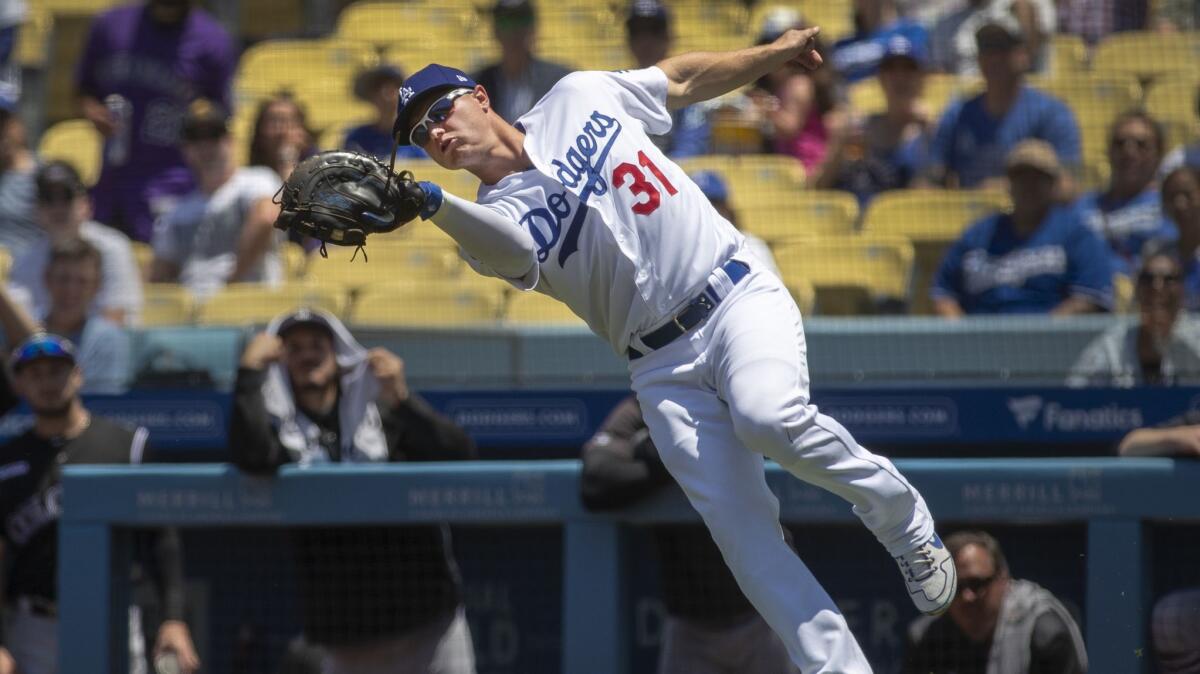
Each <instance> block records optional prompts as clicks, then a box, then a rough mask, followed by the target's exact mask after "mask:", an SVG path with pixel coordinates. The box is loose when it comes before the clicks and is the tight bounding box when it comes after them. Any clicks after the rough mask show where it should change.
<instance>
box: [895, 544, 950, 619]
mask: <svg viewBox="0 0 1200 674" xmlns="http://www.w3.org/2000/svg"><path fill="white" fill-rule="evenodd" d="M896 564H898V565H899V566H900V574H901V575H903V576H904V584H905V585H907V586H908V596H909V597H911V598H912V601H913V603H914V604H916V605H917V610H919V611H920V612H921V613H924V614H926V615H941V614H942V613H945V611H946V609H948V608H950V602H952V601H954V595H955V593H956V592H957V591H958V571H957V570H956V569H955V568H954V557H952V556H951V555H950V551H949V550H947V549H946V546H945V545H943V544H942V539H941V538H939V537H938V535H937V534H934V535H933V538H930V539H929V540H927V541H925V542H924V543H922V544H920V545H918V546H917V547H916V548H914V549H913V550H911V551H909V552H907V553H905V554H903V555H900V556H899V557H896Z"/></svg>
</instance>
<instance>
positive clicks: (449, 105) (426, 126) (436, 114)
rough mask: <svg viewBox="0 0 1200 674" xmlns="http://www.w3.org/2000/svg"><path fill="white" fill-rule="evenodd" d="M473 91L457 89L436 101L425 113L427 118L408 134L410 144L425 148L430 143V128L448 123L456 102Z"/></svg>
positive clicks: (423, 118)
mask: <svg viewBox="0 0 1200 674" xmlns="http://www.w3.org/2000/svg"><path fill="white" fill-rule="evenodd" d="M471 91H472V90H471V89H467V88H460V89H455V90H453V91H451V92H450V93H448V94H446V95H445V96H442V97H441V98H439V99H437V100H436V101H434V102H433V105H431V106H429V110H427V111H426V112H425V116H424V117H422V118H421V121H419V122H417V124H416V126H414V127H413V128H412V131H409V132H408V142H410V143H412V144H413V145H415V146H417V147H425V144H426V143H428V142H429V131H430V128H431V127H432V126H433V125H434V124H440V123H442V122H444V121H446V118H447V117H449V116H450V112H451V111H452V110H454V101H457V100H458V99H459V98H461V97H463V96H466V95H467V94H469V93H471Z"/></svg>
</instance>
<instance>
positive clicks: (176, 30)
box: [76, 0, 237, 241]
mask: <svg viewBox="0 0 1200 674" xmlns="http://www.w3.org/2000/svg"><path fill="white" fill-rule="evenodd" d="M191 4H192V3H191V1H190V0H146V2H143V3H137V4H132V5H123V6H120V7H116V8H114V9H112V10H109V11H107V12H104V13H102V14H100V15H99V16H97V17H96V19H95V20H94V21H93V22H92V27H91V31H90V33H89V35H88V39H87V45H86V46H85V48H84V52H83V56H82V58H81V59H80V62H79V68H78V71H77V73H76V75H77V80H78V86H79V93H80V96H81V105H82V108H83V114H84V116H85V117H87V119H88V120H90V121H91V122H92V124H94V125H95V127H96V130H97V131H99V132H100V134H101V135H103V136H104V150H103V162H102V168H101V172H100V178H99V180H98V181H97V182H96V185H95V187H94V188H93V194H92V203H93V207H94V211H95V218H96V219H97V220H99V221H100V222H103V223H105V224H107V225H109V226H112V227H115V228H117V229H119V230H121V231H123V232H125V233H126V234H128V235H129V237H130V238H132V239H134V240H137V241H149V240H150V237H151V234H152V232H153V225H154V219H155V218H156V217H157V216H158V215H161V214H162V213H164V212H166V211H167V210H169V209H170V206H171V205H172V203H173V202H174V200H175V199H176V198H178V197H179V196H181V195H183V194H187V193H188V192H190V191H192V190H193V189H194V188H195V184H194V183H193V181H192V177H191V174H190V172H189V171H188V168H187V165H186V164H184V161H183V155H182V154H181V152H180V149H179V127H180V123H181V121H182V119H183V113H184V111H185V110H186V109H187V106H188V104H189V103H191V102H192V101H193V100H195V99H197V98H206V99H210V100H215V101H218V102H220V103H221V104H222V105H223V106H225V108H226V109H230V103H231V100H230V84H231V82H232V79H233V71H234V67H235V66H236V64H237V52H236V51H235V49H234V45H233V41H232V39H231V38H230V36H229V34H228V33H226V32H225V29H224V28H222V27H221V26H220V24H218V23H217V22H216V20H215V19H213V18H212V16H210V15H209V14H207V13H205V12H204V11H203V10H200V9H198V8H193V7H192V6H191Z"/></svg>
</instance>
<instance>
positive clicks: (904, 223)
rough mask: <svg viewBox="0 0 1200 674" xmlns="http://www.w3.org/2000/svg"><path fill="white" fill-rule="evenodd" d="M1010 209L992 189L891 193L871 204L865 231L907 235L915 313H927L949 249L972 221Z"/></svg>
mask: <svg viewBox="0 0 1200 674" xmlns="http://www.w3.org/2000/svg"><path fill="white" fill-rule="evenodd" d="M1007 208H1008V195H1007V194H1005V193H1004V192H1001V191H994V190H937V189H930V190H895V191H890V192H884V193H882V194H880V195H879V196H877V197H875V199H874V200H873V201H872V202H871V205H870V206H869V207H868V208H867V212H866V214H865V215H864V217H863V231H864V232H865V233H868V234H877V235H899V236H904V237H907V238H908V239H909V240H910V241H911V242H912V244H913V248H914V251H915V254H916V269H915V276H914V281H913V298H912V310H913V313H929V312H931V311H932V304H931V303H930V301H929V287H930V284H931V283H932V279H933V275H934V273H935V272H936V271H937V267H938V265H939V264H940V263H941V261H942V256H943V255H944V254H945V251H946V248H947V246H949V245H950V244H951V243H953V242H954V241H955V240H957V239H958V237H959V236H960V235H961V234H962V232H963V230H964V229H966V228H967V226H968V225H970V224H971V223H972V222H974V221H976V220H978V219H980V218H982V217H984V216H985V215H987V214H989V213H993V212H996V211H1001V210H1005V209H1007Z"/></svg>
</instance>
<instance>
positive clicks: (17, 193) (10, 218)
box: [0, 98, 39, 259]
mask: <svg viewBox="0 0 1200 674" xmlns="http://www.w3.org/2000/svg"><path fill="white" fill-rule="evenodd" d="M16 105H17V104H16V101H14V100H9V99H4V98H0V246H3V247H4V248H7V249H8V252H9V255H11V256H12V257H13V259H18V258H19V257H20V256H21V255H22V254H24V252H25V247H26V246H28V245H29V244H30V243H31V242H32V241H33V240H34V239H35V238H37V236H38V233H39V232H38V226H37V224H36V223H35V222H34V221H33V201H34V187H33V175H34V171H35V170H36V169H37V162H36V161H35V160H34V158H33V153H32V152H30V151H29V147H28V146H27V145H26V139H25V125H24V124H22V123H21V119H20V118H19V117H17V112H16Z"/></svg>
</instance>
